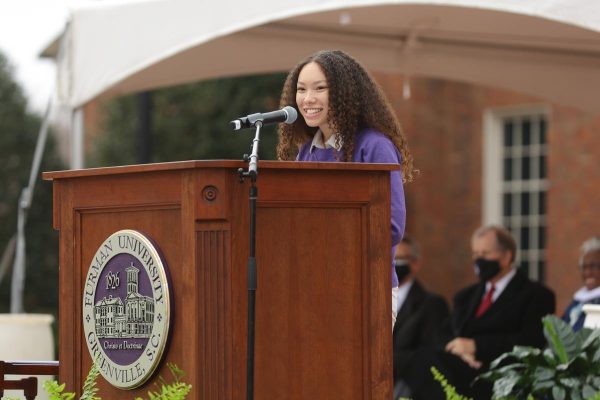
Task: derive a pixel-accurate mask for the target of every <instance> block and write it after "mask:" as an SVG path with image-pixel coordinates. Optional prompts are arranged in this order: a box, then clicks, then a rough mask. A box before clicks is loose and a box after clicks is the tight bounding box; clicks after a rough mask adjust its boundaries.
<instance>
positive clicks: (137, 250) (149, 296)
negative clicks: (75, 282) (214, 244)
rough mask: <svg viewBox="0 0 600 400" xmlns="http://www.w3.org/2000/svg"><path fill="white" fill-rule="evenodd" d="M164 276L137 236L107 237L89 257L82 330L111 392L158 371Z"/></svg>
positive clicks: (165, 327) (165, 304) (166, 295)
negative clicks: (110, 387) (112, 388)
mask: <svg viewBox="0 0 600 400" xmlns="http://www.w3.org/2000/svg"><path fill="white" fill-rule="evenodd" d="M171 304H172V302H171V299H170V292H169V282H168V270H167V266H166V264H165V262H164V261H163V259H162V257H161V255H160V252H159V250H158V249H157V248H156V247H155V246H154V244H153V243H152V242H151V240H150V239H149V238H147V237H146V236H144V235H143V234H141V233H140V232H137V231H133V230H122V231H118V232H115V233H113V234H112V235H110V236H109V237H108V238H107V239H106V240H105V241H104V243H102V244H101V245H100V247H99V248H98V250H97V251H96V254H95V255H94V257H93V259H92V262H91V264H90V268H89V270H88V274H87V278H86V280H85V286H84V293H83V328H84V332H85V341H86V343H87V346H88V350H89V351H90V355H91V356H92V359H93V360H95V362H96V364H97V365H98V368H99V369H100V373H101V374H102V376H103V377H104V378H105V379H106V380H107V381H108V382H109V383H110V384H112V385H113V386H115V387H118V388H121V389H134V388H136V387H139V386H140V385H142V384H143V383H144V382H146V381H147V380H148V379H149V378H150V376H151V375H152V373H153V372H154V370H155V369H156V367H157V366H158V364H159V362H160V360H161V358H162V355H163V352H164V350H165V346H166V343H167V339H168V336H169V328H170V318H171V309H170V307H171Z"/></svg>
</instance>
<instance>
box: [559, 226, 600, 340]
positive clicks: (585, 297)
mask: <svg viewBox="0 0 600 400" xmlns="http://www.w3.org/2000/svg"><path fill="white" fill-rule="evenodd" d="M579 270H580V272H581V278H582V280H583V287H582V288H581V289H579V290H578V291H577V292H575V294H574V295H573V301H572V302H571V304H569V306H568V307H567V309H566V310H565V312H564V314H563V316H562V319H563V320H564V321H565V322H567V323H569V324H570V325H571V326H572V327H573V330H574V331H578V330H580V329H581V328H582V327H583V324H584V323H585V313H584V312H583V309H582V307H583V305H584V304H600V236H594V237H592V238H590V239H588V240H586V241H585V242H583V244H582V245H581V250H580V255H579Z"/></svg>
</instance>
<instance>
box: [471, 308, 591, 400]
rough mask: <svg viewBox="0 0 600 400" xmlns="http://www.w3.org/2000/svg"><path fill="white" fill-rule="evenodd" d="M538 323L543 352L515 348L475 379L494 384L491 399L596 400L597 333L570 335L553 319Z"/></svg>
mask: <svg viewBox="0 0 600 400" xmlns="http://www.w3.org/2000/svg"><path fill="white" fill-rule="evenodd" d="M542 322H543V325H544V336H545V337H546V340H547V342H548V347H547V348H546V349H545V350H540V349H537V348H534V347H524V346H515V347H514V349H513V350H512V351H510V352H507V353H504V354H502V355H501V356H500V357H498V358H497V359H495V360H494V361H493V362H492V364H491V365H490V370H489V371H488V372H486V373H484V374H482V375H480V376H479V378H478V379H485V380H489V381H493V382H494V387H493V396H492V399H506V400H511V399H554V400H566V399H570V400H579V399H598V400H600V394H599V393H598V392H599V391H600V330H592V329H588V328H583V329H582V330H580V331H578V332H573V329H572V328H571V326H570V325H569V324H567V323H565V322H564V321H562V320H561V319H559V318H558V317H556V316H554V315H548V316H546V317H544V318H542ZM506 362H511V363H510V364H508V365H503V363H506Z"/></svg>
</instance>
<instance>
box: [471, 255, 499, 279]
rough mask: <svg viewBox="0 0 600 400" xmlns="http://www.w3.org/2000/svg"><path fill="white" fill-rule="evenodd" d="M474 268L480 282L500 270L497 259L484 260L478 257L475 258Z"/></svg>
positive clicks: (490, 277) (493, 275)
mask: <svg viewBox="0 0 600 400" xmlns="http://www.w3.org/2000/svg"><path fill="white" fill-rule="evenodd" d="M475 269H476V270H477V274H478V275H479V280H480V281H481V282H486V281H489V280H490V279H492V278H493V277H495V276H496V275H498V273H499V272H500V262H499V261H498V260H486V259H485V258H478V259H476V260H475Z"/></svg>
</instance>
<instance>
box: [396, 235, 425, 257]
mask: <svg viewBox="0 0 600 400" xmlns="http://www.w3.org/2000/svg"><path fill="white" fill-rule="evenodd" d="M400 243H404V244H406V245H408V247H409V248H410V255H411V257H412V258H413V259H414V260H418V259H419V257H420V255H421V254H420V251H419V244H418V243H417V241H416V240H415V239H413V238H412V237H411V236H409V235H404V237H403V238H402V240H400Z"/></svg>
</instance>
